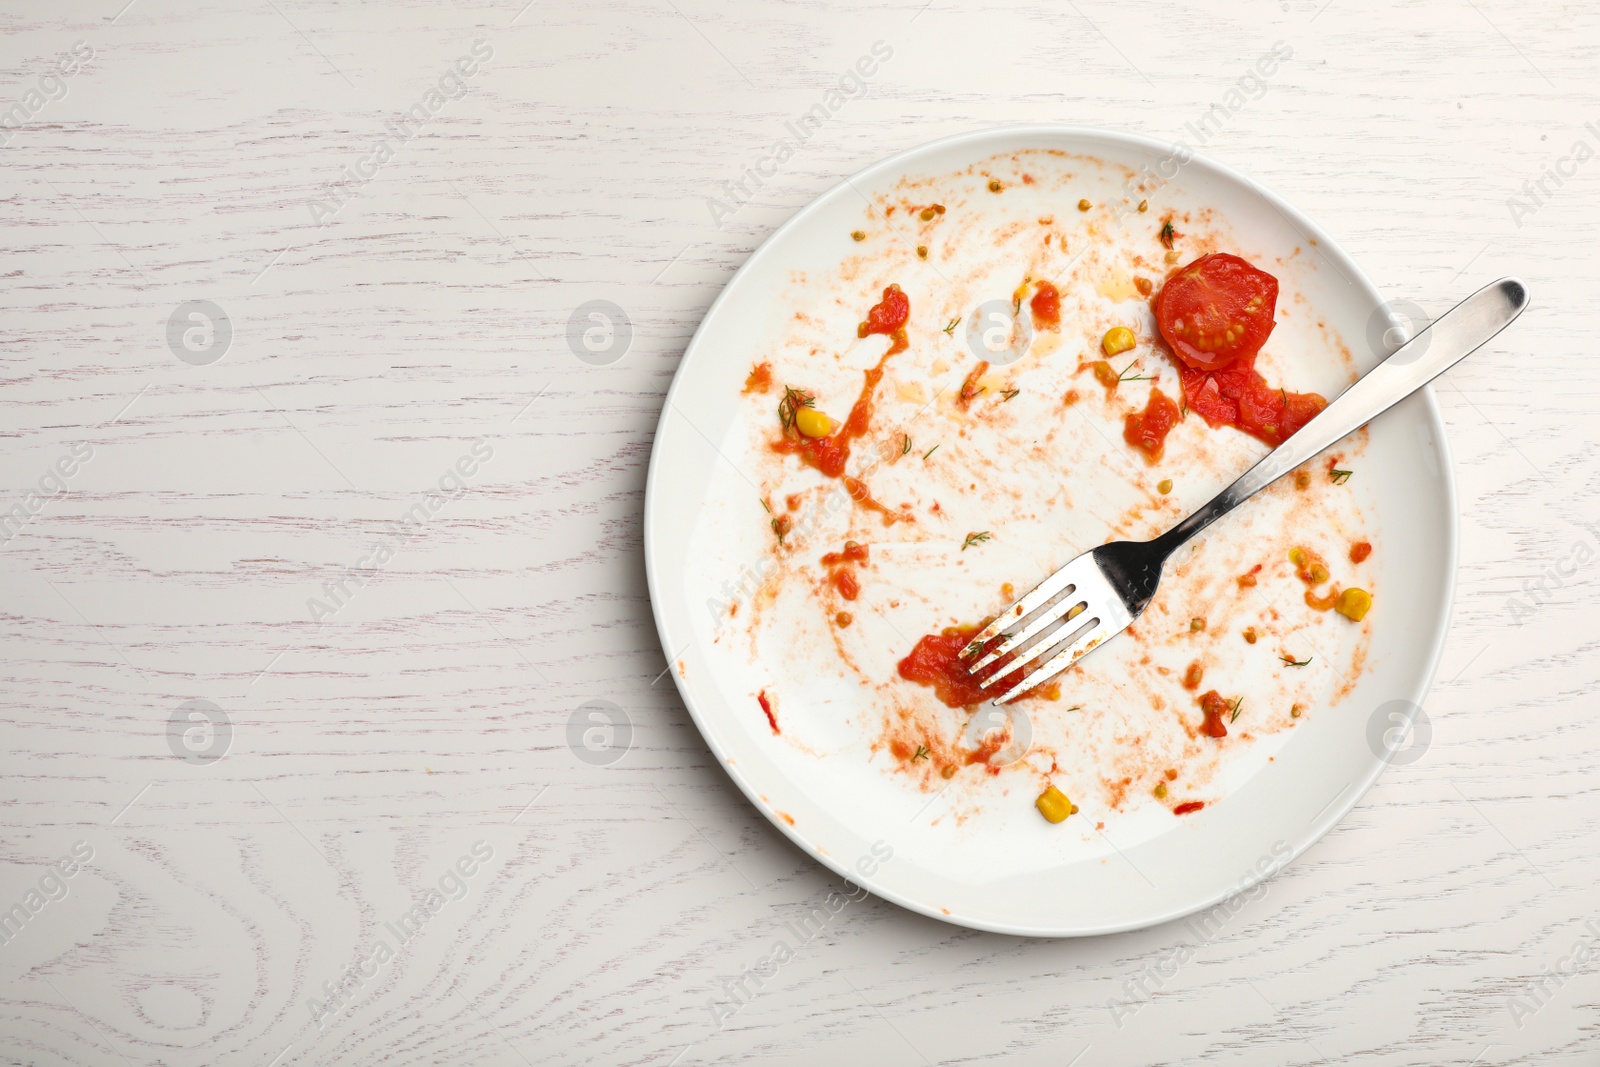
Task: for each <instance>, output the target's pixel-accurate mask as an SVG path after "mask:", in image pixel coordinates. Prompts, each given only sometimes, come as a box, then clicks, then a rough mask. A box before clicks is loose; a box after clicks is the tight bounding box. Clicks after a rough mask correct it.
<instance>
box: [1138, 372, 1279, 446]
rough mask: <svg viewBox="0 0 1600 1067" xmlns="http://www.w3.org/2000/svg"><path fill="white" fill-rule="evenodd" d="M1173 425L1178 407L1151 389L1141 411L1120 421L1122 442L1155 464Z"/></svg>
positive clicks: (1158, 390) (1159, 391) (1176, 422)
mask: <svg viewBox="0 0 1600 1067" xmlns="http://www.w3.org/2000/svg"><path fill="white" fill-rule="evenodd" d="M1176 425H1178V405H1176V404H1174V403H1173V402H1172V398H1171V397H1169V396H1167V395H1166V394H1165V393H1163V392H1162V391H1161V390H1160V389H1151V390H1150V400H1149V402H1148V403H1147V404H1145V408H1144V410H1143V411H1134V412H1129V414H1128V416H1127V418H1126V419H1124V420H1123V425H1122V439H1123V440H1124V441H1127V442H1128V443H1129V444H1130V445H1133V446H1134V447H1135V448H1137V449H1139V450H1140V451H1142V452H1143V453H1144V456H1145V460H1146V461H1147V462H1149V463H1155V462H1156V461H1157V460H1159V459H1160V458H1161V453H1162V452H1163V451H1165V450H1166V446H1167V434H1169V433H1171V432H1172V428H1173V427H1174V426H1176ZM1297 428H1298V427H1297Z"/></svg>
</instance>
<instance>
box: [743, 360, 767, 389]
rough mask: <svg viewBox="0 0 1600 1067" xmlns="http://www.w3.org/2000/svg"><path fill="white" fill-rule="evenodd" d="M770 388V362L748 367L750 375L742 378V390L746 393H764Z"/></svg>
mask: <svg viewBox="0 0 1600 1067" xmlns="http://www.w3.org/2000/svg"><path fill="white" fill-rule="evenodd" d="M771 388H772V364H770V363H757V364H756V365H755V366H754V367H752V368H750V376H749V377H748V378H746V379H745V380H744V391H745V392H747V393H764V392H766V391H767V390H768V389H771Z"/></svg>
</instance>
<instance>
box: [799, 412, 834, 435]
mask: <svg viewBox="0 0 1600 1067" xmlns="http://www.w3.org/2000/svg"><path fill="white" fill-rule="evenodd" d="M794 426H795V429H797V430H799V431H800V432H801V433H803V434H805V435H806V436H807V437H826V436H828V434H830V433H831V432H833V420H832V419H830V418H828V416H826V415H824V414H823V413H822V412H820V411H818V410H817V409H816V408H800V409H799V410H798V411H796V412H795V413H794Z"/></svg>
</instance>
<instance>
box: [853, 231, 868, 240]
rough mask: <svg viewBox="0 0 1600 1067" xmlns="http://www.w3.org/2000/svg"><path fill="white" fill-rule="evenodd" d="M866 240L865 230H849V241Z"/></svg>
mask: <svg viewBox="0 0 1600 1067" xmlns="http://www.w3.org/2000/svg"><path fill="white" fill-rule="evenodd" d="M866 239H867V231H866V230H851V231H850V240H852V241H865V240H866Z"/></svg>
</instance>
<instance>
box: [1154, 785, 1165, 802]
mask: <svg viewBox="0 0 1600 1067" xmlns="http://www.w3.org/2000/svg"><path fill="white" fill-rule="evenodd" d="M1153 792H1154V793H1155V795H1156V799H1157V800H1164V799H1165V798H1166V795H1167V783H1166V782H1157V783H1156V787H1155V789H1154V790H1153Z"/></svg>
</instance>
